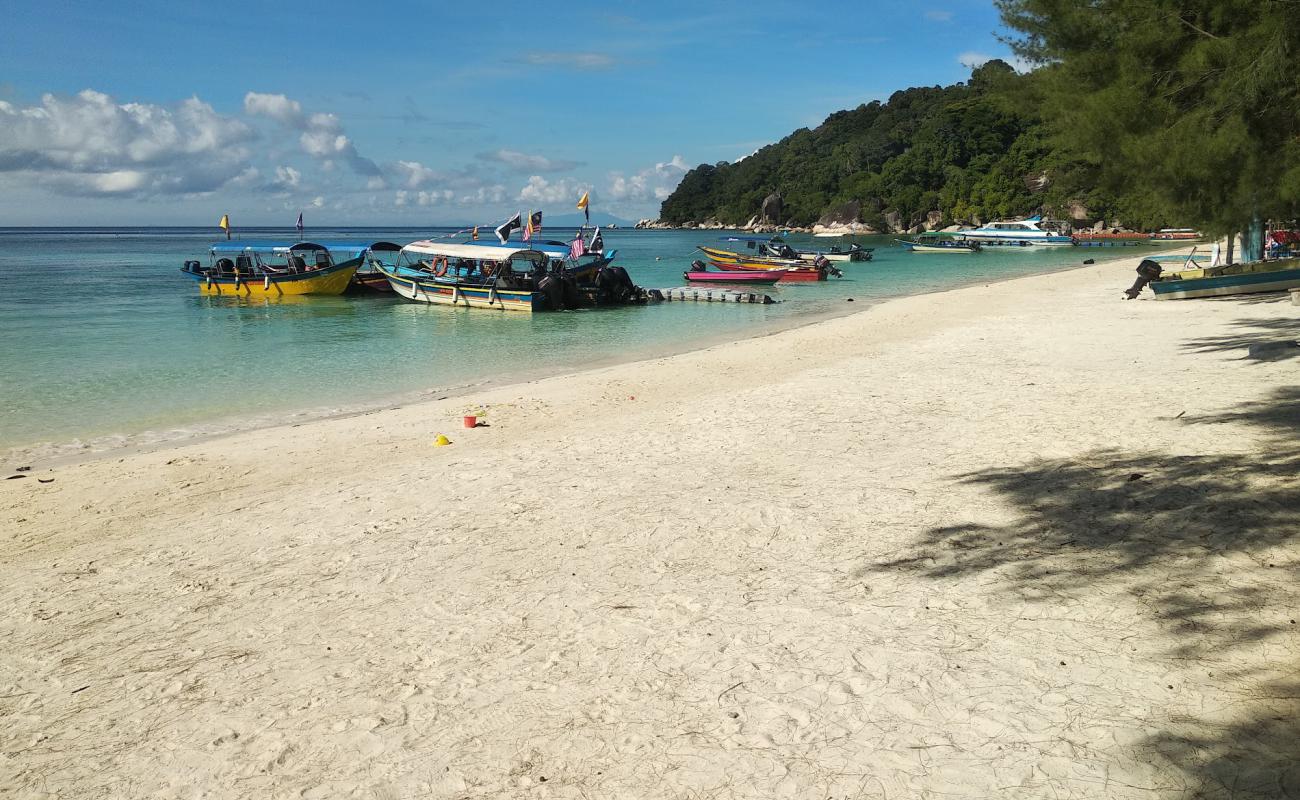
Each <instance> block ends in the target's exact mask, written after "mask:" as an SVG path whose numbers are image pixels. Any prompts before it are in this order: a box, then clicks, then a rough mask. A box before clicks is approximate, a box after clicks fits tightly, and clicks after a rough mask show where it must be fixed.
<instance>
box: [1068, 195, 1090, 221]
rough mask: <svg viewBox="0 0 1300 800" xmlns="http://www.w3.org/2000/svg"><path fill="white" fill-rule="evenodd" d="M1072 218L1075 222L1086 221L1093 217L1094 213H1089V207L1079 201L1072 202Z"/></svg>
mask: <svg viewBox="0 0 1300 800" xmlns="http://www.w3.org/2000/svg"><path fill="white" fill-rule="evenodd" d="M1070 219H1072V220H1074V221H1075V222H1086V221H1088V220H1090V219H1092V214H1089V213H1088V207H1087V206H1085V205H1084V204H1083V203H1080V202H1079V201H1077V200H1076V201H1074V202H1072V203H1070Z"/></svg>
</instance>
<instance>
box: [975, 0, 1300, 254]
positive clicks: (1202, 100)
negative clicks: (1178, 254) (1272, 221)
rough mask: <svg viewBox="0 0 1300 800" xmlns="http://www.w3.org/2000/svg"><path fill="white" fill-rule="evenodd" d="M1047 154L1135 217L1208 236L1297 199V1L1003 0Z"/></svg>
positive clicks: (1292, 208) (1292, 210)
mask: <svg viewBox="0 0 1300 800" xmlns="http://www.w3.org/2000/svg"><path fill="white" fill-rule="evenodd" d="M998 7H999V9H1000V11H1001V12H1002V17H1003V20H1004V21H1005V22H1006V23H1007V24H1008V25H1009V26H1010V27H1011V28H1013V29H1014V30H1016V31H1018V32H1019V34H1020V35H1019V38H1018V39H1016V40H1014V41H1013V46H1014V47H1015V49H1016V51H1017V53H1018V54H1019V55H1021V56H1022V57H1024V58H1027V59H1029V60H1030V61H1032V62H1034V63H1037V64H1040V65H1043V66H1042V68H1041V69H1039V70H1037V74H1036V75H1035V80H1034V81H1033V82H1032V84H1030V85H1028V86H1027V87H1025V88H1026V89H1028V90H1029V91H1030V92H1032V93H1033V94H1034V96H1035V99H1036V100H1037V101H1038V102H1041V108H1042V110H1043V113H1044V116H1045V117H1046V119H1047V121H1048V123H1049V125H1050V127H1051V130H1052V132H1053V134H1054V137H1055V138H1054V142H1055V144H1056V146H1057V147H1058V148H1059V149H1061V150H1064V151H1066V152H1068V153H1069V155H1070V157H1072V158H1075V159H1077V160H1078V161H1079V162H1080V163H1081V164H1082V165H1083V166H1084V167H1085V168H1086V169H1087V170H1089V171H1090V173H1091V175H1092V176H1094V178H1095V180H1096V181H1097V182H1098V185H1100V186H1101V187H1102V188H1103V189H1109V190H1110V191H1111V193H1112V194H1113V195H1114V196H1115V197H1116V198H1119V200H1118V205H1119V206H1125V205H1127V206H1128V208H1129V210H1130V211H1131V212H1132V213H1135V214H1137V215H1139V216H1142V217H1145V218H1148V219H1150V218H1157V217H1165V218H1171V217H1172V218H1176V219H1178V220H1181V221H1183V222H1184V223H1186V224H1194V225H1196V226H1198V227H1200V228H1202V229H1203V230H1204V231H1205V232H1206V233H1210V234H1214V235H1222V234H1229V233H1233V232H1235V231H1237V230H1242V229H1243V227H1244V226H1245V225H1247V223H1248V222H1249V221H1250V220H1251V218H1252V217H1256V218H1258V217H1259V216H1261V215H1262V216H1272V217H1278V218H1291V217H1293V216H1295V214H1296V209H1297V203H1298V202H1300V145H1298V137H1300V104H1298V103H1297V101H1300V96H1298V95H1300V26H1297V25H1296V24H1294V20H1295V13H1296V11H1297V10H1298V8H1300V5H1298V4H1297V3H1296V2H1294V0H1191V1H1190V2H1189V1H1188V0H1179V1H1178V2H1174V0H999V2H998Z"/></svg>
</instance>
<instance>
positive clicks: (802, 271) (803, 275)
mask: <svg viewBox="0 0 1300 800" xmlns="http://www.w3.org/2000/svg"><path fill="white" fill-rule="evenodd" d="M709 263H711V264H712V265H713V266H715V267H717V268H718V269H720V270H722V271H724V272H726V273H728V274H730V275H745V274H747V273H750V272H759V273H762V272H780V271H781V270H764V269H754V268H753V267H740V266H737V265H735V264H726V263H722V262H720V261H711V262H709ZM824 280H826V270H825V269H824V268H822V267H814V266H808V267H792V268H787V269H786V270H785V274H784V275H782V276H781V278H780V282H781V283H795V282H796V281H824Z"/></svg>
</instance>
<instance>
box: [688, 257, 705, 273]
mask: <svg viewBox="0 0 1300 800" xmlns="http://www.w3.org/2000/svg"><path fill="white" fill-rule="evenodd" d="M708 270H709V265H708V264H705V263H704V262H703V261H701V260H699V259H698V258H697V259H695V260H694V261H692V262H691V272H708Z"/></svg>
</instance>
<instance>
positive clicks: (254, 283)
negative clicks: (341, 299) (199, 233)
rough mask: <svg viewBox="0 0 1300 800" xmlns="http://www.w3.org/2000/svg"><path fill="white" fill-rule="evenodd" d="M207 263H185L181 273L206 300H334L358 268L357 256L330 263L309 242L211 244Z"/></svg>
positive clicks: (320, 248) (328, 256)
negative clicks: (301, 297) (304, 297)
mask: <svg viewBox="0 0 1300 800" xmlns="http://www.w3.org/2000/svg"><path fill="white" fill-rule="evenodd" d="M208 255H209V262H208V264H207V265H206V266H205V265H203V264H202V263H201V262H199V261H186V262H185V265H184V266H183V267H181V272H182V273H184V274H185V275H186V276H187V277H189V278H192V279H194V280H195V281H197V282H198V285H199V291H200V292H202V293H203V294H207V295H225V296H232V297H284V296H286V295H338V294H343V292H344V291H345V290H346V289H347V288H348V284H349V283H350V282H351V280H352V276H353V274H355V273H356V271H357V268H358V267H359V266H361V263H362V257H361V255H359V254H358V255H355V256H353V257H351V258H348V259H346V260H343V261H336V260H335V259H334V257H333V255H332V254H331V252H330V249H329V248H328V247H326V246H324V245H321V244H316V243H315V242H255V241H225V242H217V243H216V244H214V245H212V246H211V247H210V248H209V250H208Z"/></svg>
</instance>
